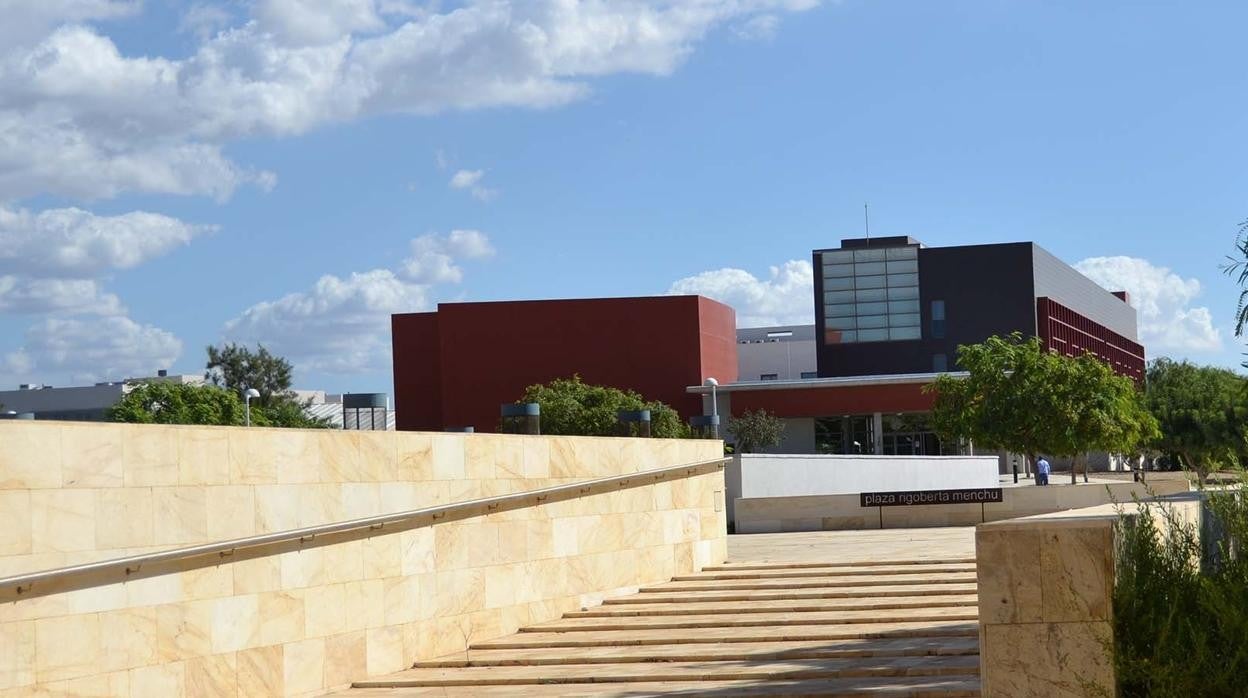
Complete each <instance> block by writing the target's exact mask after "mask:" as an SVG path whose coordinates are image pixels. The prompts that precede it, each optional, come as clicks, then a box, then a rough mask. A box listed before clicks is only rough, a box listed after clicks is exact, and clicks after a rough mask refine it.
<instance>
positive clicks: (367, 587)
mask: <svg viewBox="0 0 1248 698" xmlns="http://www.w3.org/2000/svg"><path fill="white" fill-rule="evenodd" d="M343 586H344V591H343V594H344V596H345V597H346V598H345V604H346V615H347V630H348V631H354V630H366V629H368V628H379V627H381V626H383V625H385V624H386V622H385V610H386V600H385V599H386V589H385V581H384V580H381V579H366V580H364V581H360V582H347V583H346V584H345V585H343Z"/></svg>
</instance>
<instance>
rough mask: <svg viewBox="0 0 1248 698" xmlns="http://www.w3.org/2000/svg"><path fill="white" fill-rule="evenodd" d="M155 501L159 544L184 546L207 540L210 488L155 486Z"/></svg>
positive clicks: (153, 495) (153, 497)
mask: <svg viewBox="0 0 1248 698" xmlns="http://www.w3.org/2000/svg"><path fill="white" fill-rule="evenodd" d="M152 501H153V511H154V516H155V523H154V526H155V531H154V538H155V541H156V544H157V545H185V544H191V543H202V542H204V541H206V540H207V539H208V492H207V488H205V487H154V488H152Z"/></svg>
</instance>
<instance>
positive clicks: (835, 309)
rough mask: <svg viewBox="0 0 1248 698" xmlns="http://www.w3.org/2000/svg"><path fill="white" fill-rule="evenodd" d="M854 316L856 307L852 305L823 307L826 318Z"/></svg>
mask: <svg viewBox="0 0 1248 698" xmlns="http://www.w3.org/2000/svg"><path fill="white" fill-rule="evenodd" d="M853 314H854V306H853V305H852V304H849V305H825V306H823V316H824V317H850V316H852V315H853Z"/></svg>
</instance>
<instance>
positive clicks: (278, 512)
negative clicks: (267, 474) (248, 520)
mask: <svg viewBox="0 0 1248 698" xmlns="http://www.w3.org/2000/svg"><path fill="white" fill-rule="evenodd" d="M253 496H254V497H255V503H256V513H255V519H256V533H273V532H276V531H289V530H291V529H295V528H299V488H298V487H295V486H292V485H257V486H256V487H255V488H254V495H253Z"/></svg>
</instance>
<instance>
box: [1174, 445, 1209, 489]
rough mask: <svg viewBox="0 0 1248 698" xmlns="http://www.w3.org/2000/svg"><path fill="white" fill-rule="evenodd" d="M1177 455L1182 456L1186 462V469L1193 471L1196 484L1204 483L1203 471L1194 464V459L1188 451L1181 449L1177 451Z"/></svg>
mask: <svg viewBox="0 0 1248 698" xmlns="http://www.w3.org/2000/svg"><path fill="white" fill-rule="evenodd" d="M1179 455H1180V456H1182V457H1183V460H1184V461H1186V462H1187V468H1188V470H1191V471H1192V472H1193V473H1196V484H1197V485H1203V484H1205V476H1204V474H1203V473H1201V472H1200V467H1199V466H1197V465H1196V459H1195V458H1192V454H1191V453H1188V452H1187V451H1182V452H1180V453H1179Z"/></svg>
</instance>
